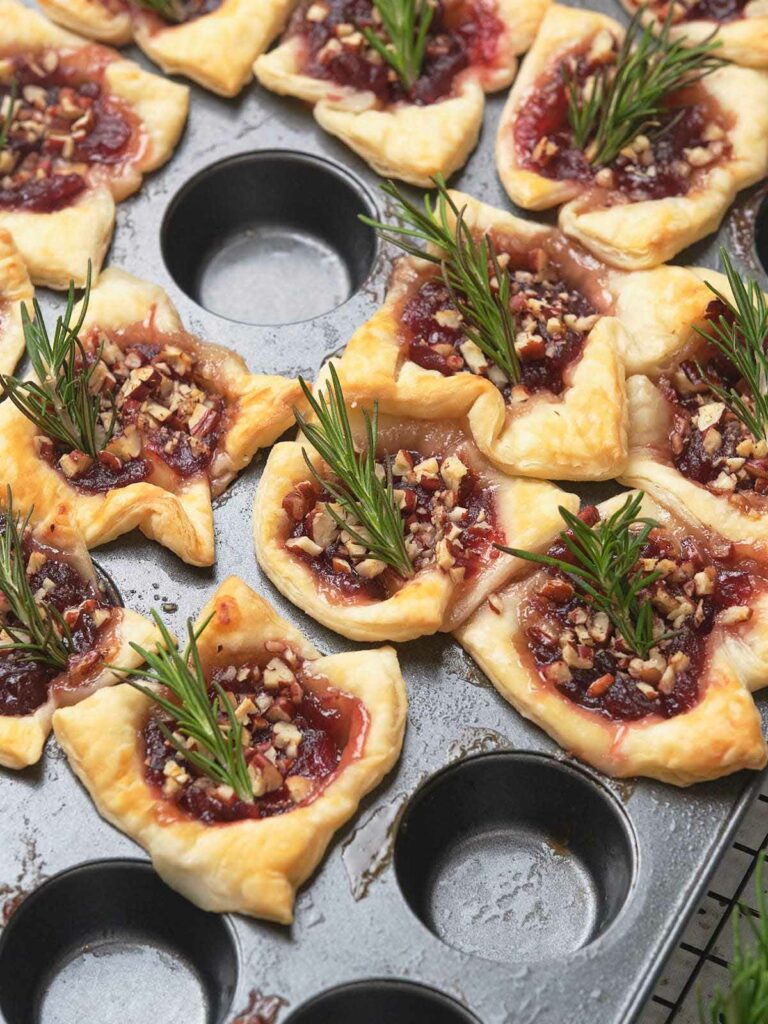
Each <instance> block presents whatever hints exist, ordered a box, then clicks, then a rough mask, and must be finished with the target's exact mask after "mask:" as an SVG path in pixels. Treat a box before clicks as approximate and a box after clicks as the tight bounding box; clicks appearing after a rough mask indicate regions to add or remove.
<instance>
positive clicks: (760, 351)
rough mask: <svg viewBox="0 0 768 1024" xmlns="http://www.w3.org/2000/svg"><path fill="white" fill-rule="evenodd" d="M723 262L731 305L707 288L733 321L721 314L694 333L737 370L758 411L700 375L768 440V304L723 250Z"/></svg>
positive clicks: (750, 427)
mask: <svg viewBox="0 0 768 1024" xmlns="http://www.w3.org/2000/svg"><path fill="white" fill-rule="evenodd" d="M720 260H721V261H722V264H723V268H724V269H725V274H726V277H727V278H728V284H729V285H730V288H731V292H732V293H733V302H731V301H730V299H727V298H726V297H725V296H724V295H723V293H722V292H720V291H719V290H718V289H717V288H715V286H714V285H712V284H709V282H707V287H708V288H709V290H710V291H711V292H712V293H713V294H714V295H715V296H716V297H717V298H718V299H719V300H720V302H722V303H723V305H724V306H725V307H726V309H727V310H728V313H729V316H727V317H725V316H722V315H720V316H719V317H718V318H717V320H709V321H708V326H707V327H705V328H703V329H702V328H698V327H697V328H696V330H697V332H698V333H699V334H700V335H701V337H702V338H704V339H705V341H708V342H710V343H711V344H712V345H714V346H715V348H717V349H718V350H719V351H720V352H721V353H722V354H723V355H724V356H725V358H726V359H727V360H728V362H729V363H731V365H732V366H733V367H735V369H736V370H738V372H739V374H740V376H741V379H742V380H743V381H744V383H745V385H746V388H747V391H748V393H749V397H750V398H751V400H752V405H753V406H754V408H753V407H752V406H751V405H750V404H749V402H746V401H745V400H744V398H743V397H742V396H741V395H740V394H739V392H738V391H737V390H736V389H735V388H732V387H723V386H722V385H720V384H718V383H717V382H716V381H713V380H712V378H711V377H709V376H708V375H707V373H706V371H704V370H703V369H702V368H701V366H699V367H698V370H699V373H700V374H701V376H702V378H703V379H704V380H706V382H707V385H708V386H709V388H710V390H711V391H712V392H713V393H714V394H715V395H716V396H717V397H718V398H719V399H720V401H721V402H723V403H724V404H725V405H726V406H727V407H728V408H729V409H730V410H731V412H732V413H733V414H734V416H736V417H738V419H739V420H741V422H742V423H743V424H744V426H745V427H746V428H747V430H749V432H750V433H751V434H752V436H753V437H754V438H755V440H758V441H760V440H768V352H766V346H768V302H766V298H765V295H764V294H763V290H762V288H761V287H760V285H759V284H758V282H757V281H755V280H754V279H753V278H747V279H746V280H744V279H742V277H741V275H740V274H739V273H738V271H737V270H736V269H735V268H734V266H733V263H731V258H730V256H729V255H728V253H727V252H726V250H725V248H723V247H722V246H721V247H720Z"/></svg>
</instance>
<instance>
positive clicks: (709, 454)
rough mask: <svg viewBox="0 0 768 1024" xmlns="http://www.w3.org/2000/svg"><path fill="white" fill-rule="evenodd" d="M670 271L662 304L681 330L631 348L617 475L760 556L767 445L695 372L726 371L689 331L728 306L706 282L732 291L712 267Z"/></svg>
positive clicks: (767, 504)
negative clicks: (625, 433)
mask: <svg viewBox="0 0 768 1024" xmlns="http://www.w3.org/2000/svg"><path fill="white" fill-rule="evenodd" d="M667 269H668V270H671V269H672V268H667ZM675 271H676V272H675V278H674V283H673V281H672V279H670V282H669V283H670V286H671V287H670V288H669V290H668V292H667V295H666V299H667V301H668V303H669V307H668V308H669V310H677V311H678V312H677V317H678V322H679V331H677V332H676V333H675V334H670V335H669V336H668V337H667V339H666V343H665V344H658V345H656V346H651V347H649V348H648V350H647V351H643V348H642V345H641V344H638V345H637V346H636V347H634V348H633V349H632V351H631V353H630V359H631V366H632V369H633V370H634V373H633V374H632V375H631V376H630V377H629V379H628V381H627V391H628V400H629V443H630V454H629V460H628V462H627V466H626V469H625V470H624V472H623V473H622V477H621V479H622V481H623V482H624V483H627V484H628V485H629V486H633V487H642V488H643V489H644V490H646V491H648V492H649V493H651V494H653V495H654V496H657V497H659V496H663V500H664V501H665V502H666V503H667V504H669V505H671V506H672V507H674V509H675V510H678V509H679V510H682V511H683V512H686V513H687V514H689V515H690V516H692V517H693V518H695V519H696V520H697V521H698V522H699V523H701V524H702V526H703V527H704V528H706V529H709V530H717V532H718V533H720V534H721V535H722V536H724V537H726V538H727V539H728V540H729V541H732V542H733V543H734V544H738V545H739V546H740V550H741V551H742V552H743V553H744V554H745V556H750V557H758V558H761V559H762V558H763V557H765V556H766V554H767V553H768V487H766V484H765V483H764V481H765V480H766V479H768V445H766V443H765V441H760V440H757V441H755V440H754V438H753V437H752V435H751V434H750V432H749V431H748V430H747V428H746V427H744V426H742V424H741V423H740V422H739V420H738V419H737V418H736V416H734V415H733V414H732V413H731V412H730V411H729V410H728V408H727V407H726V406H725V405H724V404H723V403H722V402H721V401H720V399H719V397H718V396H717V395H716V394H715V393H714V392H713V391H712V390H711V388H709V387H708V386H707V384H706V381H705V380H702V377H701V374H700V371H699V366H703V367H709V368H710V369H711V372H713V373H717V371H718V369H720V370H723V371H725V372H726V373H727V371H728V369H729V367H727V366H726V365H725V364H724V363H723V362H722V360H721V358H720V357H719V356H718V354H717V352H716V350H715V349H714V347H713V346H712V345H710V344H709V343H708V342H707V341H705V340H704V339H703V338H702V337H701V336H700V335H699V334H698V333H697V331H696V328H700V329H704V330H707V329H708V328H709V326H710V325H709V323H708V321H709V318H710V317H711V318H712V319H713V320H715V321H717V319H718V318H719V317H720V316H721V315H723V314H724V312H725V310H724V309H722V308H721V303H719V302H718V300H717V299H716V297H715V296H714V294H713V292H712V291H711V290H710V289H709V288H708V287H707V286H706V282H709V283H710V284H712V285H714V287H715V288H716V289H717V290H718V291H719V292H720V293H721V294H722V295H724V296H725V297H726V298H727V299H729V300H730V301H733V293H732V291H731V289H730V286H729V283H728V280H727V278H726V277H725V276H724V275H723V274H720V273H717V272H716V271H714V270H709V269H691V270H688V269H684V268H675ZM731 369H732V368H731Z"/></svg>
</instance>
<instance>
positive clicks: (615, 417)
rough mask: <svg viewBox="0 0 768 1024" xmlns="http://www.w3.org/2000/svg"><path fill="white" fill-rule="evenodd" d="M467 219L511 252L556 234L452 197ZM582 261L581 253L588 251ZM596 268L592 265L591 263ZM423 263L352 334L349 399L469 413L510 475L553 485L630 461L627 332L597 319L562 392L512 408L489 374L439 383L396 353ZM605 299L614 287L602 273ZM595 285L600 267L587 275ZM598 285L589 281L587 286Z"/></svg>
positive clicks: (610, 473)
mask: <svg viewBox="0 0 768 1024" xmlns="http://www.w3.org/2000/svg"><path fill="white" fill-rule="evenodd" d="M450 195H451V197H452V199H453V200H454V202H455V204H456V206H457V207H458V209H459V210H464V222H465V223H466V224H467V226H468V227H469V228H470V229H471V230H473V231H476V232H477V233H486V232H489V231H491V232H493V233H494V235H495V236H496V237H498V238H508V239H510V240H514V242H515V244H516V247H520V248H522V249H526V248H535V247H537V246H540V245H542V243H543V242H544V240H545V239H547V237H551V236H553V235H554V234H555V233H556V232H555V230H554V229H552V228H549V227H547V226H544V225H541V224H537V223H535V222H532V221H525V220H522V218H520V217H515V216H514V215H513V214H511V213H506V212H504V211H502V210H498V209H495V208H494V207H492V206H489V205H488V204H486V203H481V202H478V200H476V199H473V198H472V197H471V196H468V195H465V194H464V193H461V192H456V191H452V192H451V193H450ZM584 255H585V256H586V254H584ZM593 262H594V261H593ZM427 267H428V264H427V263H426V261H423V260H418V259H416V258H415V257H405V258H404V259H402V260H400V261H399V262H398V264H397V266H396V269H395V272H394V275H393V279H392V283H391V286H390V289H389V291H388V293H387V296H386V299H385V302H384V305H383V306H382V307H381V309H379V310H378V311H377V312H376V313H375V314H374V316H373V317H372V318H371V319H370V320H369V321H368V322H367V323H365V324H363V326H362V327H360V328H359V329H358V330H357V331H356V332H355V334H354V335H353V337H352V339H351V341H350V342H349V345H348V346H347V348H346V351H345V353H344V355H343V357H342V360H341V364H340V367H339V372H340V375H341V378H342V380H343V382H344V386H345V389H346V393H347V394H348V395H349V397H351V398H352V397H354V398H359V399H361V400H363V401H373V400H374V399H377V400H378V401H379V403H380V406H381V408H382V410H384V411H386V412H390V413H393V414H403V415H410V416H414V415H415V416H419V417H424V418H427V419H431V418H441V417H442V418H450V417H452V416H464V415H468V417H469V426H470V430H471V432H472V435H473V437H474V439H475V442H476V443H477V445H478V447H479V448H480V450H481V451H482V452H483V454H485V455H486V456H487V457H488V458H489V459H490V460H491V461H492V462H493V463H494V464H495V465H497V466H498V467H499V468H500V469H502V470H503V471H504V472H506V473H515V474H521V475H523V476H532V477H537V478H545V479H546V478H550V479H556V480H603V479H609V478H611V477H615V476H616V475H617V474H618V473H619V472H621V470H622V467H623V466H624V463H625V462H626V457H627V438H626V430H627V425H626V401H625V395H624V368H623V365H622V363H621V361H620V360H619V359H618V357H617V349H621V350H624V349H627V348H628V347H629V345H630V341H629V338H627V337H625V333H626V332H625V330H624V327H623V325H622V324H621V323H619V321H618V320H617V319H615V318H614V317H611V316H605V317H602V318H601V319H600V320H599V321H598V322H597V324H596V325H595V326H594V327H593V329H592V330H591V331H590V333H589V335H588V337H587V339H586V341H585V345H584V349H583V353H582V355H581V357H580V359H579V360H578V361H576V362H575V363H574V364H573V365H572V366H571V367H570V368H569V370H568V371H567V373H566V380H567V386H566V388H565V390H564V392H563V394H562V395H560V396H555V395H551V394H549V393H546V392H541V393H539V394H536V395H534V396H532V397H531V398H529V399H528V400H527V401H525V402H516V403H514V405H509V404H508V403H507V402H505V400H504V397H503V395H502V393H501V392H500V391H499V389H498V388H497V387H496V386H495V385H494V384H493V383H492V382H491V381H490V380H488V378H486V377H482V376H479V375H477V374H473V373H458V374H455V375H454V376H452V377H444V376H443V375H442V374H441V373H440V372H439V371H437V370H427V369H424V368H423V367H421V366H418V365H417V364H416V363H414V362H411V361H410V360H404V359H403V356H402V352H401V338H400V320H399V316H400V310H401V308H402V305H403V303H404V302H405V301H406V298H407V296H408V293H409V289H410V288H411V287H412V284H413V282H414V279H415V278H416V277H417V276H418V275H419V274H420V273H422V274H423V272H424V270H425V268H427ZM604 273H605V274H606V275H607V276H606V285H605V288H604V292H605V294H604V296H603V297H602V298H603V301H604V302H605V303H606V304H608V303H611V302H612V301H613V296H612V294H611V292H612V289H613V288H615V287H617V284H616V283H615V282H613V280H612V277H613V276H615V277H616V278H621V277H627V276H631V275H619V274H616V275H608V272H607V268H604ZM586 276H587V275H586V273H585V277H586ZM589 276H590V278H591V279H592V280H593V281H594V279H595V278H596V277H599V276H600V271H598V270H595V269H594V267H593V268H592V269H591V270H590V272H589ZM593 288H594V284H593Z"/></svg>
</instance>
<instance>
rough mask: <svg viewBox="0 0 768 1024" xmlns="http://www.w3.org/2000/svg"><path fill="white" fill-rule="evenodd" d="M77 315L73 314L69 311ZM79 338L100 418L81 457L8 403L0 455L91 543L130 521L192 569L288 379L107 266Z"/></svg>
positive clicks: (292, 386) (25, 490) (19, 483)
mask: <svg viewBox="0 0 768 1024" xmlns="http://www.w3.org/2000/svg"><path fill="white" fill-rule="evenodd" d="M75 316H77V312H76V313H75ZM80 338H81V340H82V341H83V344H84V345H85V347H86V351H87V352H89V353H90V354H91V356H92V357H93V358H95V356H96V354H97V353H98V351H99V347H100V346H101V358H100V359H99V360H98V363H99V365H98V368H97V375H96V377H95V378H94V380H93V387H95V388H98V389H100V392H99V393H100V394H101V395H102V396H103V410H104V411H103V413H102V414H101V416H102V422H106V423H109V422H111V416H112V412H111V409H112V401H113V400H114V402H115V403H116V411H117V422H116V425H115V428H114V433H113V436H112V439H111V441H109V443H108V444H107V445H106V448H105V449H104V450H103V451H101V452H99V453H98V457H96V458H91V457H90V456H87V455H84V453H83V452H82V451H78V450H74V451H72V450H69V451H68V450H65V449H62V447H61V445H60V444H58V443H54V442H52V441H51V440H50V438H46V436H44V435H41V434H40V432H39V429H38V427H36V426H35V424H34V423H33V422H31V421H30V420H28V419H27V418H25V416H24V415H23V414H22V413H21V412H20V411H19V410H18V409H17V408H15V407H13V406H11V403H10V402H6V403H5V405H4V406H0V461H2V463H3V466H7V467H8V472H9V476H10V478H11V479H12V481H13V484H14V488H15V489H17V491H18V493H19V494H20V496H22V497H25V498H28V500H29V503H34V504H36V505H37V506H38V507H40V508H45V507H50V506H51V505H52V504H53V503H54V502H55V501H56V500H58V499H59V498H63V499H64V500H65V501H66V502H67V504H68V505H69V506H70V508H71V509H72V514H73V515H74V517H75V520H76V522H77V524H78V526H79V527H80V529H81V530H82V532H83V536H84V537H85V541H86V543H87V544H88V546H89V547H94V546H97V545H99V544H104V543H106V542H107V541H110V540H112V539H114V538H115V537H119V536H121V535H122V534H124V533H126V532H128V531H129V530H132V529H134V528H138V529H140V530H141V531H142V532H143V533H144V534H146V536H148V537H151V538H153V539H155V540H157V541H158V542H159V543H161V544H163V545H165V546H166V547H168V548H170V549H171V550H172V551H174V552H176V554H178V555H179V556H180V557H181V558H183V559H184V560H185V561H187V562H189V563H191V564H193V565H210V564H211V563H212V562H213V560H214V533H213V512H212V508H211V499H212V497H213V496H216V495H218V494H221V492H222V491H223V490H224V489H225V488H226V487H227V486H228V484H229V483H230V482H231V480H232V479H233V478H234V477H235V476H236V475H237V473H238V472H239V471H240V470H241V469H243V468H244V467H245V466H246V465H248V463H249V462H250V461H251V459H252V458H253V456H254V455H255V454H256V452H257V451H258V449H259V448H261V447H264V446H266V445H269V444H271V443H272V442H273V441H274V440H275V439H276V438H277V437H279V436H280V434H281V433H283V431H285V430H286V429H287V428H288V427H289V426H290V424H291V423H292V422H293V413H292V409H293V406H294V405H295V404H296V403H297V402H300V401H301V390H300V387H299V384H298V382H296V381H291V380H288V379H286V378H283V377H278V376H266V375H261V374H252V373H250V372H249V371H248V369H247V367H246V365H245V362H244V361H243V360H242V359H241V358H240V356H237V355H235V354H234V353H233V352H231V351H229V350H228V349H226V348H222V347H221V346H218V345H212V344H208V343H206V342H202V341H199V340H198V339H196V338H194V337H193V336H192V335H190V334H188V333H187V332H185V331H184V328H183V326H182V324H181V321H180V319H179V315H178V313H177V312H176V310H175V308H174V307H173V305H172V304H171V301H170V299H169V298H168V296H167V295H166V294H165V292H164V291H163V290H162V289H161V288H159V287H157V286H156V285H153V284H149V283H147V282H145V281H141V280H139V279H138V278H135V277H132V276H131V275H129V274H126V273H125V272H124V271H121V270H117V269H114V268H110V269H108V270H106V271H105V272H104V273H103V274H102V276H101V278H100V279H99V282H98V284H97V285H96V287H94V288H93V290H92V291H91V294H90V301H89V303H88V307H87V312H86V316H85V321H84V323H83V326H82V329H81V331H80Z"/></svg>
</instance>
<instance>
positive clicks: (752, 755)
mask: <svg viewBox="0 0 768 1024" xmlns="http://www.w3.org/2000/svg"><path fill="white" fill-rule="evenodd" d="M659 493H660V492H659ZM625 500H626V495H620V496H619V497H617V498H614V499H611V501H609V502H605V503H603V504H602V505H600V506H598V510H597V511H598V512H599V514H600V516H602V517H603V518H605V517H606V516H607V515H609V514H610V513H611V512H613V511H615V510H616V509H617V508H618V507H620V506H621V504H622V503H623V502H624V501H625ZM664 502H665V503H664V504H662V503H661V501H659V502H656V501H654V500H652V499H651V498H650V497H649V496H647V495H646V496H645V498H644V499H643V504H642V509H641V514H642V515H644V516H650V517H651V518H652V519H654V520H656V522H657V523H658V524H659V526H658V527H657V528H656V529H654V530H653V532H652V533H651V536H650V538H649V540H648V543H647V544H646V546H645V548H644V551H643V568H644V571H649V572H650V571H652V570H657V576H658V577H659V578H657V581H656V582H655V583H654V584H653V594H652V597H651V602H652V605H653V608H654V612H655V614H656V617H657V618H658V619H659V621H660V622H663V627H662V628H663V630H664V632H665V633H667V634H670V633H671V634H672V636H671V638H670V639H668V640H666V641H662V642H660V643H659V645H658V646H656V647H654V648H653V649H652V650H651V652H650V655H649V657H648V658H647V659H645V660H643V659H642V658H639V657H636V656H632V654H631V652H628V648H627V647H626V646H624V645H623V643H622V641H621V639H620V638H618V639H617V638H616V634H615V632H614V627H613V625H612V623H611V621H610V620H609V618H608V616H607V615H605V614H604V613H595V611H594V609H593V608H591V607H590V606H589V605H587V604H586V603H585V602H584V601H583V600H581V599H579V596H578V593H574V587H573V585H572V584H571V583H570V582H569V581H568V579H567V577H566V576H565V575H563V574H562V573H559V572H558V571H553V570H550V569H538V568H536V567H531V568H535V571H531V572H529V574H528V575H527V577H525V578H521V579H517V580H515V581H514V582H513V583H511V584H510V585H509V586H507V587H506V588H505V589H504V590H502V591H501V592H500V593H499V594H497V595H494V596H493V597H492V599H491V600H490V601H488V602H486V603H485V604H484V605H483V606H482V607H481V608H480V609H478V611H477V612H476V613H475V615H474V616H473V617H472V618H471V619H470V620H469V621H468V622H467V623H465V624H464V625H463V626H462V627H461V628H460V629H459V630H458V631H457V633H456V636H457V637H458V639H459V641H460V642H461V644H462V645H463V646H464V647H465V648H466V649H467V651H469V653H470V654H471V655H472V657H473V658H474V659H475V661H476V662H477V663H478V665H479V666H480V667H481V668H482V669H483V671H484V672H485V673H486V674H487V676H488V678H489V679H490V680H491V682H492V683H493V685H494V686H495V687H496V689H497V690H498V691H499V693H501V695H502V696H503V697H505V698H506V699H507V700H508V701H509V702H510V703H511V704H512V705H513V706H514V707H515V708H516V709H517V710H518V711H519V712H520V713H521V714H522V715H524V716H525V717H526V718H529V719H531V720H532V721H534V722H535V723H537V724H538V725H539V726H541V728H543V729H544V730H545V731H546V732H548V733H549V735H550V736H552V737H553V738H554V739H555V740H557V742H558V743H560V744H561V746H563V747H564V748H565V749H566V750H567V751H569V752H570V753H573V754H574V755H575V756H576V757H578V758H580V759H581V760H583V761H586V762H588V763H589V764H591V765H594V766H595V767H596V768H598V769H600V770H601V771H603V772H605V773H606V774H608V775H613V776H616V777H620V778H624V777H627V776H635V775H646V776H650V777H651V778H656V779H661V780H662V781H664V782H670V783H674V784H675V785H689V784H691V783H694V782H699V781H703V780H706V779H715V778H718V777H720V776H722V775H727V774H730V773H731V772H735V771H739V770H740V769H742V768H752V769H759V768H762V767H763V766H764V765H765V764H766V761H767V760H768V748H766V743H765V740H764V738H763V734H762V725H761V719H760V714H759V712H758V710H757V708H756V707H755V704H754V701H753V699H752V696H751V691H754V690H756V689H758V688H759V687H762V686H764V685H765V684H766V681H768V590H767V589H766V586H767V584H768V578H767V577H766V563H765V562H762V563H757V562H744V561H743V560H742V559H741V558H740V556H739V553H738V550H737V548H736V546H735V545H733V544H731V543H730V542H728V541H727V540H725V539H724V538H723V537H722V536H720V535H719V534H717V533H715V532H714V531H709V530H706V529H704V528H703V527H702V526H701V524H700V523H699V522H697V521H696V520H695V519H694V518H692V517H689V516H688V515H687V514H686V512H685V510H684V509H683V508H682V507H681V506H679V505H678V504H677V503H674V506H673V507H672V506H668V505H667V504H666V497H665V499H664ZM591 511H592V512H593V513H594V510H591ZM581 515H582V516H584V517H586V516H589V511H588V510H584V511H582V513H581ZM594 518H595V515H594V514H593V515H592V516H591V517H589V518H588V520H587V521H588V522H592V521H594ZM554 553H555V554H556V555H557V556H558V557H562V545H560V550H559V551H558V550H557V549H554ZM657 635H658V634H657Z"/></svg>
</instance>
